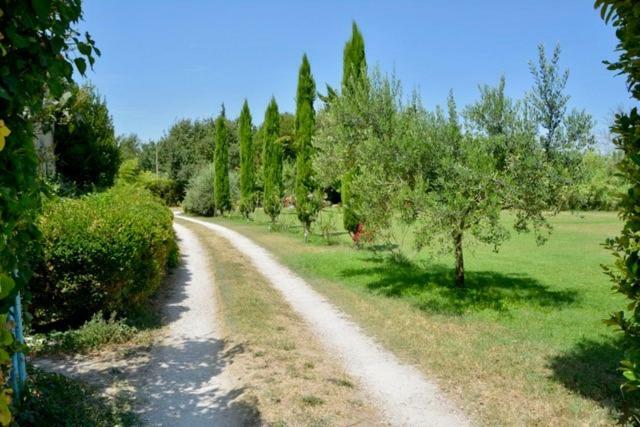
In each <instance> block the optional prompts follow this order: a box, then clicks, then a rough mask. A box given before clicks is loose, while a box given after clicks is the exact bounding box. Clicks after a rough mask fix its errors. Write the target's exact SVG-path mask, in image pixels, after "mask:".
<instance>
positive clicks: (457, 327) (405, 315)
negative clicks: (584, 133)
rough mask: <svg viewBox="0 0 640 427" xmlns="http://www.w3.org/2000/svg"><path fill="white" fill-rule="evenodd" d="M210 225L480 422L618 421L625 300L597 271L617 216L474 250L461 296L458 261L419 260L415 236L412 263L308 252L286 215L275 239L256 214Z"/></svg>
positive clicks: (573, 220) (577, 219)
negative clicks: (614, 325) (617, 318)
mask: <svg viewBox="0 0 640 427" xmlns="http://www.w3.org/2000/svg"><path fill="white" fill-rule="evenodd" d="M332 215H333V216H334V218H333V221H335V222H339V221H340V218H339V212H334V213H333V214H332ZM325 220H327V218H325ZM212 221H215V222H218V223H221V224H224V225H227V226H230V227H232V228H234V229H236V230H238V231H240V232H242V233H244V234H246V235H248V236H250V237H252V238H253V239H255V240H256V241H258V242H259V243H260V244H262V245H263V246H265V247H267V248H268V249H269V250H271V251H272V252H273V253H274V254H275V255H276V256H277V257H278V258H279V259H280V260H281V261H282V262H283V263H284V264H286V265H288V266H289V267H291V268H292V269H293V270H295V271H296V272H298V273H299V274H301V275H302V276H303V277H304V278H306V279H307V280H308V281H309V282H310V283H311V284H312V285H313V286H314V287H316V289H317V290H318V291H320V292H321V293H323V294H325V295H326V296H327V297H328V298H329V299H330V300H332V301H333V302H334V303H335V304H336V305H338V306H339V307H340V308H342V309H343V310H344V311H345V312H347V313H348V314H349V315H350V316H352V317H353V318H354V319H356V320H357V321H359V323H360V324H361V325H362V327H363V328H364V329H365V330H366V331H367V332H369V333H370V334H371V335H373V336H375V337H376V338H377V339H378V340H379V341H380V342H381V343H382V344H384V345H385V346H386V347H387V348H389V349H392V350H393V351H395V352H396V354H397V355H398V356H399V357H400V358H402V359H403V360H406V361H408V362H411V363H415V364H416V365H417V366H419V367H420V368H421V369H423V370H424V371H425V372H426V373H427V374H428V375H431V376H432V377H434V378H436V379H438V381H439V384H440V385H441V387H442V388H443V389H444V390H445V391H446V392H448V394H449V395H450V396H451V397H452V399H455V400H457V402H458V403H459V405H461V406H462V407H463V408H464V409H465V410H466V411H467V413H469V414H470V416H472V417H474V418H476V419H479V420H480V421H482V422H483V423H485V424H487V425H513V424H527V425H551V424H554V425H569V424H576V423H579V424H589V425H604V424H611V423H612V422H613V420H614V418H613V417H614V416H615V412H616V410H617V409H616V408H617V407H618V406H619V392H618V384H617V379H618V374H617V372H616V370H615V369H616V366H617V360H619V357H620V354H619V352H618V351H617V350H616V347H615V335H614V333H613V332H612V331H611V330H609V329H608V328H607V327H606V326H605V325H604V324H603V323H602V319H603V318H605V317H606V316H607V314H608V313H609V312H611V311H613V310H619V309H620V308H621V307H623V300H622V299H621V297H619V296H618V295H615V294H613V293H612V292H611V290H610V285H609V283H608V279H607V277H606V276H605V275H604V274H603V273H602V270H601V267H600V265H601V264H602V263H608V262H610V261H611V256H610V254H609V253H608V252H607V251H606V250H605V249H604V248H603V247H602V242H603V241H604V239H605V238H606V237H607V236H612V235H615V234H616V233H617V232H618V231H619V229H620V226H621V224H620V222H619V221H618V219H617V218H616V216H615V214H613V213H600V212H595V213H584V214H569V213H563V214H560V215H558V216H556V217H554V218H552V219H551V222H552V224H553V226H554V231H553V234H552V235H551V238H550V240H549V241H548V242H547V244H546V245H544V246H542V247H539V246H537V245H536V243H535V241H534V238H533V236H531V235H518V234H515V233H514V235H513V238H512V239H511V240H510V241H508V242H507V243H506V244H505V245H504V246H503V247H502V248H501V251H500V252H499V253H497V254H496V253H494V252H493V251H492V250H491V248H488V247H486V246H482V245H471V246H472V247H469V248H467V249H466V253H465V257H466V259H465V260H466V267H467V286H468V287H467V289H466V290H463V291H459V290H456V289H454V288H453V286H452V282H453V269H452V266H453V260H452V259H451V258H450V257H439V258H437V257H434V256H432V255H429V254H428V253H419V254H416V253H415V252H413V251H412V249H411V245H412V244H411V239H410V237H409V236H410V233H408V234H407V235H406V238H405V239H401V238H399V239H398V240H397V241H398V242H401V247H402V249H403V252H404V253H406V254H408V260H406V261H398V257H392V256H390V255H389V253H388V252H384V251H373V250H371V249H370V248H369V249H360V250H356V249H354V248H353V247H352V245H351V244H350V243H349V239H348V236H345V235H339V236H337V237H336V238H335V243H334V244H333V245H326V244H325V243H324V240H323V239H322V238H321V237H320V236H315V237H314V238H313V239H312V241H311V243H310V244H308V245H305V244H303V243H302V236H301V230H300V228H299V227H296V226H294V224H295V215H294V214H293V213H292V212H291V211H289V212H287V213H285V214H283V215H282V219H281V223H282V224H283V226H282V227H281V228H282V230H281V231H280V232H269V231H268V227H267V222H268V221H267V219H266V218H265V217H264V215H263V214H262V213H259V212H257V213H256V215H255V220H254V221H253V222H247V221H245V220H243V219H241V218H237V217H230V218H214V219H212ZM396 234H397V235H398V236H401V235H402V234H403V233H401V230H400V229H399V228H398V230H396Z"/></svg>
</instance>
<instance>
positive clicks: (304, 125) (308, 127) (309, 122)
mask: <svg viewBox="0 0 640 427" xmlns="http://www.w3.org/2000/svg"><path fill="white" fill-rule="evenodd" d="M315 97H316V83H315V82H314V81H313V76H312V75H311V66H310V65H309V60H308V59H307V55H306V54H305V55H304V56H303V57H302V65H300V71H299V73H298V90H297V94H296V121H295V144H296V184H295V195H296V211H297V213H298V219H299V220H300V222H301V223H302V226H303V227H304V241H305V242H306V241H307V240H308V239H309V228H310V227H311V223H312V222H313V221H314V220H315V217H316V215H317V214H318V211H319V209H320V204H321V200H319V197H318V195H317V193H316V194H314V190H315V189H316V188H315V187H316V186H315V183H314V180H313V171H312V170H311V155H312V151H313V147H312V145H311V138H312V137H313V132H314V129H315V123H316V117H315V111H314V109H313V101H314V100H315Z"/></svg>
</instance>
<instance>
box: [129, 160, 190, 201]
mask: <svg viewBox="0 0 640 427" xmlns="http://www.w3.org/2000/svg"><path fill="white" fill-rule="evenodd" d="M117 182H118V183H120V184H132V185H140V186H142V187H144V188H146V189H147V190H149V191H150V192H151V194H153V195H154V196H156V197H158V198H159V199H160V200H162V201H163V202H164V204H165V205H167V206H176V205H177V204H178V203H179V202H180V196H179V190H178V185H177V184H176V182H175V181H174V180H172V179H169V178H167V177H164V176H158V175H155V174H153V173H151V172H149V171H143V170H142V168H141V167H140V162H139V161H138V159H129V160H125V161H124V162H122V165H120V169H119V170H118V178H117Z"/></svg>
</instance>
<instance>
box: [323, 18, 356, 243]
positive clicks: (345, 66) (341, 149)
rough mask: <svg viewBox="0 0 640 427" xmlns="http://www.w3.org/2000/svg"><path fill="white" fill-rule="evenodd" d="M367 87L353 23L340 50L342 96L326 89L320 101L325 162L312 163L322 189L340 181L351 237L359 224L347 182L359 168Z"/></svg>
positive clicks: (346, 228) (346, 221)
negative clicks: (335, 163) (327, 123)
mask: <svg viewBox="0 0 640 427" xmlns="http://www.w3.org/2000/svg"><path fill="white" fill-rule="evenodd" d="M368 87H369V78H368V76H367V60H366V55H365V46H364V38H363V37H362V33H361V32H360V29H359V28H358V26H357V24H356V23H355V22H353V25H352V29H351V38H350V39H349V40H348V41H347V42H346V43H345V46H344V51H343V61H342V94H341V95H338V93H337V92H336V91H335V90H334V89H332V88H331V87H328V92H329V93H328V95H327V96H326V97H325V98H323V99H324V101H325V102H326V104H327V106H326V110H327V112H331V114H330V115H328V116H329V117H325V118H324V120H323V121H329V120H330V121H331V122H332V123H331V126H330V127H324V128H325V129H331V130H329V132H328V133H326V134H324V135H320V137H319V140H320V141H321V142H320V144H321V145H322V147H321V148H320V151H321V152H322V157H324V159H327V160H326V161H325V160H324V159H322V160H320V161H319V164H316V171H317V172H318V174H319V176H320V181H321V182H323V184H324V186H325V187H335V186H336V184H337V183H338V182H340V181H342V183H341V191H340V199H341V202H342V206H343V210H344V212H345V213H344V216H343V219H344V224H343V226H344V228H345V230H347V231H348V232H350V233H352V234H354V233H355V232H356V230H358V228H359V227H360V223H361V222H362V219H361V218H359V217H358V216H357V215H356V211H355V210H354V207H353V202H352V200H350V197H351V187H352V185H351V181H352V179H353V177H354V176H355V175H357V173H358V168H359V166H360V165H359V164H357V162H356V157H355V154H354V151H355V149H356V147H357V146H358V145H359V144H360V142H361V141H362V140H363V139H365V138H367V137H366V135H364V134H363V133H361V132H360V130H361V129H363V128H366V125H365V124H364V123H363V121H367V120H368V118H369V117H367V116H366V113H365V111H363V109H362V108H361V107H364V109H365V110H366V108H367V105H366V100H367V98H368ZM332 110H333V111H332ZM322 119H323V118H321V120H322ZM336 131H337V132H336ZM341 138H348V141H349V142H348V143H347V144H343V143H342V142H341V141H334V139H338V140H340V139H341ZM332 145H334V146H332ZM336 160H337V161H340V163H341V166H340V167H338V168H335V167H332V166H328V165H329V163H330V162H331V161H336ZM336 171H340V173H341V176H337V175H336ZM345 181H346V182H345Z"/></svg>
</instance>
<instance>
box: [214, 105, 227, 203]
mask: <svg viewBox="0 0 640 427" xmlns="http://www.w3.org/2000/svg"><path fill="white" fill-rule="evenodd" d="M214 167H215V176H214V180H213V197H214V203H215V210H217V211H219V212H220V214H224V213H225V212H227V211H229V210H231V193H230V190H229V129H228V128H227V119H226V117H225V112H224V104H223V105H222V110H221V111H220V115H219V116H218V118H217V119H216V146H215V152H214Z"/></svg>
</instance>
